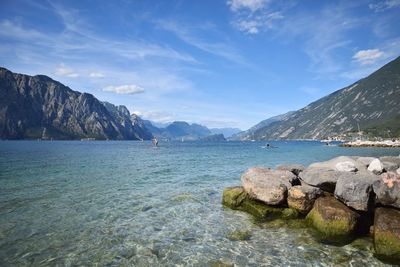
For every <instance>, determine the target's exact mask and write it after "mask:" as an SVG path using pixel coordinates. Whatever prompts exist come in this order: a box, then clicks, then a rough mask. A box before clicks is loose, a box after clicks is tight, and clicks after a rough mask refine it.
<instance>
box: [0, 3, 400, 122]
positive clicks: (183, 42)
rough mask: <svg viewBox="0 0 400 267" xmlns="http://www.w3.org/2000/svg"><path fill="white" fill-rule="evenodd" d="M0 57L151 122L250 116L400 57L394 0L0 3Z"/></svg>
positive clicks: (399, 10)
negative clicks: (90, 94)
mask: <svg viewBox="0 0 400 267" xmlns="http://www.w3.org/2000/svg"><path fill="white" fill-rule="evenodd" d="M0 10H1V12H0V65H1V66H3V67H6V68H8V69H10V70H12V71H14V72H19V73H27V74H31V75H34V74H45V75H48V76H50V77H52V78H53V79H55V80H59V81H61V82H62V83H64V84H66V85H67V86H69V87H71V88H72V89H74V90H78V91H85V92H89V93H92V94H94V95H95V96H96V97H97V98H99V99H100V100H102V101H109V102H111V103H113V104H118V105H126V106H127V107H128V108H129V110H130V111H131V112H135V113H137V114H139V115H141V116H142V117H144V118H146V119H151V120H154V121H157V122H168V121H173V120H185V121H189V122H197V123H201V124H204V125H207V126H209V127H240V128H242V129H247V128H249V127H250V126H252V125H254V124H256V123H258V122H259V121H261V120H263V119H266V118H268V117H270V116H274V115H278V114H281V113H284V112H287V111H290V110H296V109H299V108H301V107H303V106H305V105H307V104H308V103H310V102H311V101H314V100H316V99H318V98H320V97H322V96H324V95H327V94H329V93H331V92H333V91H335V90H337V89H340V88H342V87H344V86H346V85H349V84H351V83H352V82H355V81H356V80H358V79H359V78H362V77H365V76H366V75H368V74H369V73H371V72H372V71H374V70H376V69H377V68H379V67H380V66H382V65H384V64H385V63H387V62H388V61H390V60H392V59H394V58H395V57H397V56H399V55H400V0H384V1H306V0H301V1H300V0H299V1H295V0H293V1H292V0H289V1H278V0H220V1H217V0H190V1H189V0H187V1H183V0H176V1H174V0H171V1H162V0H160V1H155V0H148V1H144V0H141V1H127V0H124V1H21V0H2V1H1V2H0Z"/></svg>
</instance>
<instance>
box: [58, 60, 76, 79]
mask: <svg viewBox="0 0 400 267" xmlns="http://www.w3.org/2000/svg"><path fill="white" fill-rule="evenodd" d="M55 74H56V75H58V76H64V77H70V78H77V77H79V73H77V72H76V71H75V70H74V69H72V68H70V67H67V66H66V65H65V64H63V63H61V64H60V66H59V67H58V68H57V69H56V72H55Z"/></svg>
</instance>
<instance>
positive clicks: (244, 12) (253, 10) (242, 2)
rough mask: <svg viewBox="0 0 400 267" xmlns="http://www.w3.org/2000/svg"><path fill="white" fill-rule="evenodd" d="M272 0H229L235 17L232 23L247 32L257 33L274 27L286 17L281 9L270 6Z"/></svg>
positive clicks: (228, 3) (228, 2)
mask: <svg viewBox="0 0 400 267" xmlns="http://www.w3.org/2000/svg"><path fill="white" fill-rule="evenodd" d="M271 2H272V1H271V0H228V1H227V5H228V6H229V8H230V10H231V11H232V12H233V14H234V16H235V19H234V21H233V22H232V24H233V25H234V26H235V27H236V28H237V29H238V30H240V31H242V32H244V33H247V34H257V33H260V32H261V31H265V30H268V29H271V28H273V27H274V23H275V22H276V21H278V20H281V19H283V18H284V16H283V14H282V13H281V12H280V11H276V10H274V9H272V8H271V7H270V4H271Z"/></svg>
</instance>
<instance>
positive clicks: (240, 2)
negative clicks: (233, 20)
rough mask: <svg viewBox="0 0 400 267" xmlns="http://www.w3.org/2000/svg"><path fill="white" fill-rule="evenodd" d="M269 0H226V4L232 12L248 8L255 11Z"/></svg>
mask: <svg viewBox="0 0 400 267" xmlns="http://www.w3.org/2000/svg"><path fill="white" fill-rule="evenodd" d="M268 2H269V1H268V0H228V2H227V4H228V6H229V7H230V9H231V10H232V11H234V12H237V11H240V10H243V9H248V10H250V11H251V12H255V11H257V10H259V9H262V8H263V7H264V6H265V5H266V4H267V3H268Z"/></svg>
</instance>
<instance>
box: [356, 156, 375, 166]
mask: <svg viewBox="0 0 400 267" xmlns="http://www.w3.org/2000/svg"><path fill="white" fill-rule="evenodd" d="M374 159H376V158H374V157H359V158H357V160H356V162H357V163H359V164H361V165H363V166H364V167H365V168H368V166H369V164H371V162H372V161H373V160H374Z"/></svg>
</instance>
